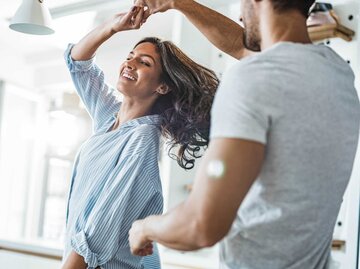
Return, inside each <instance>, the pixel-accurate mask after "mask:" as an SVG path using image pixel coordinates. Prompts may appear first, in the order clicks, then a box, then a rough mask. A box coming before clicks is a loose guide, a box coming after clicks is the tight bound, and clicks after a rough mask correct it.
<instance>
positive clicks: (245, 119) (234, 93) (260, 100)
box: [210, 63, 270, 144]
mask: <svg viewBox="0 0 360 269" xmlns="http://www.w3.org/2000/svg"><path fill="white" fill-rule="evenodd" d="M262 83H263V80H262V79H259V78H257V77H256V68H255V67H254V66H247V64H243V63H238V64H236V65H234V66H233V67H232V68H230V69H229V70H228V71H227V72H226V73H225V75H224V77H223V79H222V81H221V83H220V86H219V89H218V91H217V93H216V96H215V100H214V103H213V107H212V111H211V129H210V138H211V139H213V138H239V139H246V140H251V141H256V142H260V143H262V144H266V140H267V132H268V129H269V122H270V115H269V112H268V111H269V110H268V109H267V107H266V98H267V94H263V92H264V87H266V85H262Z"/></svg>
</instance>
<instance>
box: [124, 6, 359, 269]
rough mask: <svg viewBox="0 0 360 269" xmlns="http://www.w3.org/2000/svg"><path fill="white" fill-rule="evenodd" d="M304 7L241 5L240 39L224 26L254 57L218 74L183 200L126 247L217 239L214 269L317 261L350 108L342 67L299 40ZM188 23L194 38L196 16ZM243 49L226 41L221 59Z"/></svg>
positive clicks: (354, 123)
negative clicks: (205, 140)
mask: <svg viewBox="0 0 360 269" xmlns="http://www.w3.org/2000/svg"><path fill="white" fill-rule="evenodd" d="M313 2H314V1H312V0H241V10H242V21H243V23H244V26H245V28H244V32H243V33H244V34H242V31H241V30H236V31H237V33H238V34H239V35H240V36H241V37H242V36H243V41H244V46H245V47H246V48H248V49H250V50H253V51H261V53H259V54H257V55H255V56H251V57H247V58H244V59H243V60H241V61H239V62H238V63H237V64H236V65H234V66H233V67H232V68H231V69H230V70H229V71H228V72H227V73H226V74H225V76H224V78H223V81H222V84H221V86H220V88H219V90H218V92H217V96H216V98H215V101H214V105H213V110H212V127H211V142H210V145H209V148H208V150H207V152H206V154H205V156H204V158H203V160H202V164H201V166H200V167H199V170H198V173H197V175H196V179H195V183H194V188H193V190H192V192H191V194H190V196H189V198H188V199H187V200H186V201H184V202H183V203H182V204H180V205H179V206H178V207H176V208H174V209H173V210H171V211H169V212H168V213H167V214H165V215H163V216H150V217H148V218H146V219H145V220H141V221H137V222H135V223H134V224H133V227H132V229H131V230H130V245H131V248H132V252H133V253H134V254H137V255H147V254H149V253H151V242H152V241H157V242H159V243H161V244H163V245H165V246H167V247H170V248H175V249H179V250H194V249H199V248H203V247H208V246H212V245H214V244H215V243H217V242H219V241H221V243H220V258H221V260H220V263H221V268H226V269H229V268H231V269H233V268H234V269H235V268H236V269H241V268H244V269H245V268H246V269H248V268H251V269H264V268H266V269H272V268H274V269H282V268H284V269H285V268H287V269H290V268H291V269H304V268H316V269H320V268H327V266H328V261H329V256H330V246H331V241H332V233H333V229H334V225H335V221H336V217H337V214H338V211H339V208H340V205H341V201H342V197H343V194H344V191H345V188H346V186H347V183H348V181H349V178H350V175H351V171H352V166H353V161H354V157H355V152H356V147H357V142H358V136H359V121H360V107H359V101H358V97H357V93H356V90H355V88H354V75H353V72H352V71H351V69H350V67H349V66H348V64H347V63H345V62H344V61H343V60H342V59H341V58H340V57H339V56H338V55H337V54H336V53H335V52H333V51H332V50H331V49H330V48H328V47H326V46H316V45H312V44H311V41H310V39H309V36H308V33H307V28H306V18H307V13H308V9H309V8H310V6H311V4H313ZM191 3H192V4H191ZM143 4H145V5H147V6H148V7H149V14H151V13H153V12H155V11H165V10H167V9H169V8H175V9H178V10H180V11H184V6H187V10H191V7H193V10H194V12H193V13H196V9H198V10H197V11H199V9H202V10H203V11H204V9H203V8H201V7H198V6H197V4H195V3H194V2H191V1H190V0H183V1H175V0H173V1H172V0H169V1H166V0H145V2H143ZM189 7H190V8H189ZM184 14H185V12H184ZM185 15H186V16H187V17H188V18H189V16H191V15H189V13H187V14H185ZM199 16H201V17H206V14H201V15H200V14H199ZM195 17H196V16H195ZM192 19H194V20H197V19H196V18H194V17H193V18H192ZM193 23H194V21H193ZM197 23H198V24H200V25H201V26H202V27H203V28H202V30H201V28H199V29H200V30H201V31H202V32H203V33H204V28H206V26H205V23H204V24H201V22H197ZM194 24H195V23H194ZM195 25H196V24H195ZM213 26H214V25H213ZM214 27H216V25H215V26H214ZM219 27H221V26H219ZM231 29H232V30H231V31H233V32H234V31H235V30H234V29H236V28H235V27H234V28H231ZM220 33H221V31H220ZM224 33H225V32H224ZM204 34H206V33H204ZM212 38H214V39H213V40H211V41H212V42H213V43H214V44H217V45H219V44H220V46H219V47H220V48H221V44H224V43H226V42H224V39H225V40H226V38H223V39H222V38H221V35H220V34H219V35H218V36H215V37H214V35H212ZM229 38H230V42H229V44H230V45H231V44H238V42H239V39H233V37H232V36H229ZM219 40H220V41H219ZM216 42H218V43H216ZM219 42H223V43H219ZM244 46H242V45H241V44H240V45H239V50H236V49H235V48H234V47H232V46H230V48H231V50H230V51H231V52H232V55H242V54H241V52H243V51H244ZM228 48H229V47H228ZM226 51H227V52H229V53H230V51H229V50H226ZM236 51H237V52H236ZM239 52H240V53H239Z"/></svg>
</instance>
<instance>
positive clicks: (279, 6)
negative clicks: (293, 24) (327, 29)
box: [271, 0, 315, 17]
mask: <svg viewBox="0 0 360 269" xmlns="http://www.w3.org/2000/svg"><path fill="white" fill-rule="evenodd" d="M271 2H272V4H273V6H274V9H275V10H277V11H280V12H281V11H286V10H290V9H295V10H298V11H300V12H301V14H303V15H304V16H305V17H308V14H309V9H310V7H311V6H312V4H314V2H315V0H271Z"/></svg>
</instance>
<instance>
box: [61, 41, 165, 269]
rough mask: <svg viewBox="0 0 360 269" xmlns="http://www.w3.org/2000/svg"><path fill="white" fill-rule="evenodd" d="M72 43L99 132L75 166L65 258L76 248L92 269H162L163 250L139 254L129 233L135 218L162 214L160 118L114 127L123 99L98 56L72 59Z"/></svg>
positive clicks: (73, 64) (79, 86)
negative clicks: (133, 251)
mask: <svg viewBox="0 0 360 269" xmlns="http://www.w3.org/2000/svg"><path fill="white" fill-rule="evenodd" d="M72 46H73V45H69V47H68V49H67V50H66V52H65V60H66V63H67V66H68V68H69V70H70V74H71V77H72V79H73V82H74V85H75V88H76V90H77V92H78V94H79V96H80V98H81V99H82V101H83V102H84V104H85V106H86V108H87V110H88V112H89V114H90V116H91V118H92V120H93V135H92V136H91V137H90V138H89V139H88V140H87V141H86V142H85V143H84V144H83V145H82V147H81V148H80V151H79V152H78V155H77V157H76V160H75V164H74V169H73V174H72V178H71V187H70V193H69V200H68V208H67V223H66V228H67V231H66V243H65V252H64V261H65V260H66V258H67V256H68V255H69V254H70V252H71V251H72V250H74V251H75V252H77V253H78V254H80V255H81V256H83V257H84V259H85V262H86V263H87V264H88V268H91V269H92V268H96V267H97V266H100V267H101V268H104V269H123V268H124V269H125V268H126V269H128V268H129V269H130V268H131V269H133V268H134V269H135V268H136V269H137V268H147V269H150V268H154V269H155V268H156V269H158V268H160V261H159V254H158V252H157V249H156V248H155V252H154V254H153V255H151V256H148V257H145V258H141V257H137V256H133V255H132V254H131V253H130V248H129V242H128V232H129V230H130V227H131V225H132V223H133V222H134V221H135V220H137V219H143V218H145V217H146V216H149V215H153V214H161V213H162V209H163V197H162V188H161V181H160V176H159V166H158V158H159V140H160V129H159V123H160V116H159V115H150V116H144V117H141V118H137V119H134V120H130V121H128V122H126V123H124V124H122V125H121V126H120V128H118V129H116V130H113V131H111V127H112V126H113V124H114V122H115V120H116V113H117V112H118V111H119V108H120V105H121V103H120V102H119V101H118V100H117V99H116V97H115V96H114V89H112V88H111V87H109V86H108V85H107V84H106V83H105V82H104V74H103V72H102V71H101V70H100V69H99V67H98V66H96V64H95V63H94V59H91V60H88V61H74V60H72V59H71V56H70V51H71V48H72ZM69 132H71V130H69Z"/></svg>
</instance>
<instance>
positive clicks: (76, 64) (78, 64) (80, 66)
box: [64, 44, 95, 72]
mask: <svg viewBox="0 0 360 269" xmlns="http://www.w3.org/2000/svg"><path fill="white" fill-rule="evenodd" d="M74 46H75V44H69V45H68V47H67V49H66V50H65V52H64V58H65V61H66V64H67V66H68V68H69V70H70V72H77V71H88V70H89V69H90V68H91V67H92V66H93V65H94V62H95V56H94V57H92V58H91V59H89V60H86V61H75V60H74V59H73V58H71V50H72V48H73V47H74Z"/></svg>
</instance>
